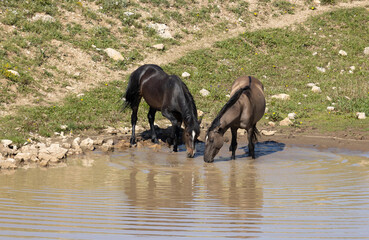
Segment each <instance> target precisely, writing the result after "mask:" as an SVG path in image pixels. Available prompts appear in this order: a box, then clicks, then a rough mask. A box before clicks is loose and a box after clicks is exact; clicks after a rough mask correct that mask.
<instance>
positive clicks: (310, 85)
mask: <svg viewBox="0 0 369 240" xmlns="http://www.w3.org/2000/svg"><path fill="white" fill-rule="evenodd" d="M306 86H308V87H310V88H312V87H315V86H316V84H315V83H308V84H306Z"/></svg>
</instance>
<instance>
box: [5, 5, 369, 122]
mask: <svg viewBox="0 0 369 240" xmlns="http://www.w3.org/2000/svg"><path fill="white" fill-rule="evenodd" d="M249 2H250V9H251V10H252V9H253V8H255V9H256V8H257V7H258V1H256V0H250V1H249ZM296 2H297V0H296ZM366 6H369V0H365V1H353V2H350V3H341V4H338V5H335V6H331V5H327V6H319V7H318V8H317V9H316V10H311V9H306V10H297V9H296V12H295V14H293V15H290V14H287V15H282V16H280V17H277V18H273V17H269V18H267V19H258V18H256V19H255V20H252V21H251V23H250V24H249V25H248V26H247V27H236V28H233V29H229V31H227V32H226V33H219V34H214V35H211V36H205V37H204V38H202V39H199V40H196V41H187V42H185V43H183V44H182V45H180V46H173V47H171V48H170V49H168V50H167V51H165V52H155V53H153V54H150V55H149V56H148V57H146V58H145V59H144V60H143V61H141V62H138V63H136V64H134V65H132V66H130V67H129V68H128V69H127V70H126V71H123V70H119V71H110V70H109V69H107V68H106V67H105V66H96V63H94V62H93V61H92V60H86V59H90V58H89V57H88V56H85V55H86V54H87V53H83V52H75V51H79V50H78V49H73V48H72V46H64V48H63V49H62V50H60V51H65V49H67V50H68V51H69V52H67V53H63V52H61V53H60V54H59V55H64V56H65V57H64V58H66V59H61V60H59V61H61V62H59V63H55V64H57V65H60V64H61V65H63V62H64V61H65V60H67V62H69V63H70V64H69V65H68V66H79V67H81V68H82V69H81V70H80V71H82V74H83V76H84V77H82V80H81V81H73V82H70V86H69V89H66V88H64V87H58V86H53V88H54V91H52V92H49V93H47V94H46V96H44V99H45V101H44V103H45V104H47V103H49V104H50V103H53V102H58V101H60V100H62V99H63V98H64V97H65V96H66V95H67V94H70V93H71V92H74V93H77V94H78V93H82V92H83V91H86V90H88V89H91V88H94V87H96V86H97V85H99V83H100V82H106V81H111V80H120V79H126V77H127V75H129V74H130V73H131V72H132V71H134V70H135V69H136V68H137V67H138V66H140V65H142V64H145V63H154V64H157V65H165V64H168V63H171V62H174V61H176V60H178V59H179V58H181V57H183V56H185V55H186V54H188V53H189V52H191V51H195V50H199V49H203V48H210V47H212V45H213V44H214V43H215V42H217V41H222V40H225V39H229V38H232V37H236V36H238V35H239V34H241V33H243V32H245V31H256V30H260V29H268V28H283V27H287V26H292V25H294V24H299V23H302V22H304V21H306V20H307V19H308V18H309V17H311V16H316V15H319V14H322V13H324V12H328V11H331V10H335V9H341V8H354V7H366ZM81 56H82V57H81ZM81 62H82V63H83V64H82V65H81ZM64 65H66V64H65V63H64ZM66 71H69V70H68V69H67V70H66ZM70 71H72V70H70ZM73 71H77V70H75V69H74V70H73ZM73 71H72V72H73ZM32 102H33V100H32V97H30V96H26V97H19V98H18V99H17V100H16V102H15V103H11V104H8V105H6V106H5V111H0V116H4V115H9V114H12V112H13V111H14V110H15V109H16V108H17V106H24V105H28V104H30V103H32Z"/></svg>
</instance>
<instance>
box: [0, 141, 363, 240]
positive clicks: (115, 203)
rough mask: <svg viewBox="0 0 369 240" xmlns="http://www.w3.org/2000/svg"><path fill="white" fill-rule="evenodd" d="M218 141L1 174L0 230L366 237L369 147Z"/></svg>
mask: <svg viewBox="0 0 369 240" xmlns="http://www.w3.org/2000/svg"><path fill="white" fill-rule="evenodd" d="M227 147H228V146H224V147H223V149H222V151H221V153H220V155H219V156H218V157H217V158H216V161H215V163H214V164H206V163H204V162H203V160H202V156H201V150H202V146H199V148H200V154H198V155H197V156H196V158H194V159H187V158H186V157H185V155H186V154H185V152H183V151H182V152H179V153H170V152H169V151H167V150H162V151H161V152H159V153H154V152H153V151H152V150H150V149H143V150H137V149H135V150H129V151H127V152H115V153H113V154H110V155H105V154H102V153H94V154H91V155H88V156H83V157H78V158H76V159H73V160H72V159H70V161H69V162H68V166H67V167H63V168H55V169H47V170H42V169H28V170H17V171H15V172H3V173H2V174H0V238H1V239H3V238H4V239H8V238H37V239H42V238H46V239H51V238H52V239H55V238H63V239H132V238H135V237H140V238H141V239H172V238H181V239H195V238H198V239H218V238H260V239H287V238H290V239H339V238H341V239H368V237H369V171H368V170H369V153H353V152H344V151H337V150H317V149H313V148H301V147H286V146H284V145H283V144H277V143H262V144H260V145H259V146H258V152H257V155H258V156H259V157H258V159H257V160H252V159H250V158H248V157H246V155H245V154H244V151H245V149H243V148H240V149H238V152H237V153H238V154H239V155H238V159H236V160H235V161H232V160H229V153H228V152H227V151H226V150H227Z"/></svg>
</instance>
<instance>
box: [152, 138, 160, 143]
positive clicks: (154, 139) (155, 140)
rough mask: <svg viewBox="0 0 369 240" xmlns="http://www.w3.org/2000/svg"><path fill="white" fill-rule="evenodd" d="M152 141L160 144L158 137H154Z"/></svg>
mask: <svg viewBox="0 0 369 240" xmlns="http://www.w3.org/2000/svg"><path fill="white" fill-rule="evenodd" d="M151 142H153V143H155V144H158V143H159V141H158V139H157V138H153V139H151Z"/></svg>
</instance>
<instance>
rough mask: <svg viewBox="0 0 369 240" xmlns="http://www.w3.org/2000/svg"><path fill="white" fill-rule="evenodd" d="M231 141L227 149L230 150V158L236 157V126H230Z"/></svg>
mask: <svg viewBox="0 0 369 240" xmlns="http://www.w3.org/2000/svg"><path fill="white" fill-rule="evenodd" d="M231 133H232V142H231V145H230V146H229V151H232V159H236V149H237V128H231Z"/></svg>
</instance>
